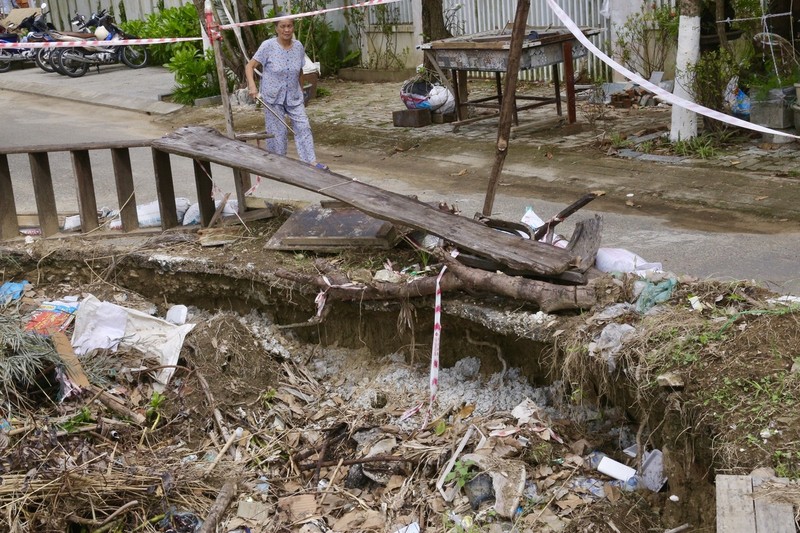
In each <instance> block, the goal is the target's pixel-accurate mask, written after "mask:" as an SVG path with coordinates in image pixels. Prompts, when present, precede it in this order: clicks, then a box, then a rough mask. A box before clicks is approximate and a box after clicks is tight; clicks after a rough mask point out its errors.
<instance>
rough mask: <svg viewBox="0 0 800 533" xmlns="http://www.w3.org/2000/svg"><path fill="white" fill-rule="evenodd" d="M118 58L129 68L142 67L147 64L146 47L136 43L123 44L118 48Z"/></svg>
mask: <svg viewBox="0 0 800 533" xmlns="http://www.w3.org/2000/svg"><path fill="white" fill-rule="evenodd" d="M120 59H122V62H123V63H125V65H126V66H127V67H129V68H142V67H146V66H147V60H148V53H147V47H145V46H140V45H138V44H132V45H128V46H123V47H122V50H120Z"/></svg>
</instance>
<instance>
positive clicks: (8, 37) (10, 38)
mask: <svg viewBox="0 0 800 533" xmlns="http://www.w3.org/2000/svg"><path fill="white" fill-rule="evenodd" d="M0 41H5V42H7V43H17V42H19V35H17V34H16V33H0Z"/></svg>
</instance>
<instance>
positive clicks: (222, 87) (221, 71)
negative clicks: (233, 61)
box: [205, 0, 236, 139]
mask: <svg viewBox="0 0 800 533" xmlns="http://www.w3.org/2000/svg"><path fill="white" fill-rule="evenodd" d="M205 16H206V31H207V32H208V39H209V40H210V41H211V47H212V48H213V50H214V62H215V63H216V64H217V79H218V80H219V95H220V97H221V98H222V111H223V113H224V114H225V131H226V133H227V135H228V137H230V138H231V139H235V138H236V134H235V133H234V130H233V113H232V112H231V100H230V98H229V97H228V80H227V79H226V78H225V64H224V63H223V62H222V50H220V46H219V42H220V41H221V40H222V35H221V34H220V33H219V30H218V28H217V27H216V25H215V24H214V14H213V12H212V7H211V0H206V3H205Z"/></svg>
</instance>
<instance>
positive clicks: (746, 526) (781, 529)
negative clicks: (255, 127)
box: [716, 475, 796, 533]
mask: <svg viewBox="0 0 800 533" xmlns="http://www.w3.org/2000/svg"><path fill="white" fill-rule="evenodd" d="M787 483H788V480H787V479H786V478H758V477H751V476H723V475H719V476H717V478H716V484H717V533H795V531H796V530H795V524H794V512H793V507H792V504H791V503H787V502H783V501H780V500H777V501H775V500H773V499H772V498H770V494H769V493H770V489H771V485H775V486H780V485H782V484H783V485H785V484H787Z"/></svg>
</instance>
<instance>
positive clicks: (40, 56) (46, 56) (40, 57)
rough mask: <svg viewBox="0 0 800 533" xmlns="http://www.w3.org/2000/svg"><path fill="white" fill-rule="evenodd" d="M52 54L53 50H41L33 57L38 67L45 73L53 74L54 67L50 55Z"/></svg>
mask: <svg viewBox="0 0 800 533" xmlns="http://www.w3.org/2000/svg"><path fill="white" fill-rule="evenodd" d="M52 53H53V50H52V49H50V48H39V49H38V50H37V51H36V55H35V56H33V61H34V63H36V66H37V67H39V68H40V69H42V70H43V71H45V72H53V71H54V69H53V65H51V64H50V54H52Z"/></svg>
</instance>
